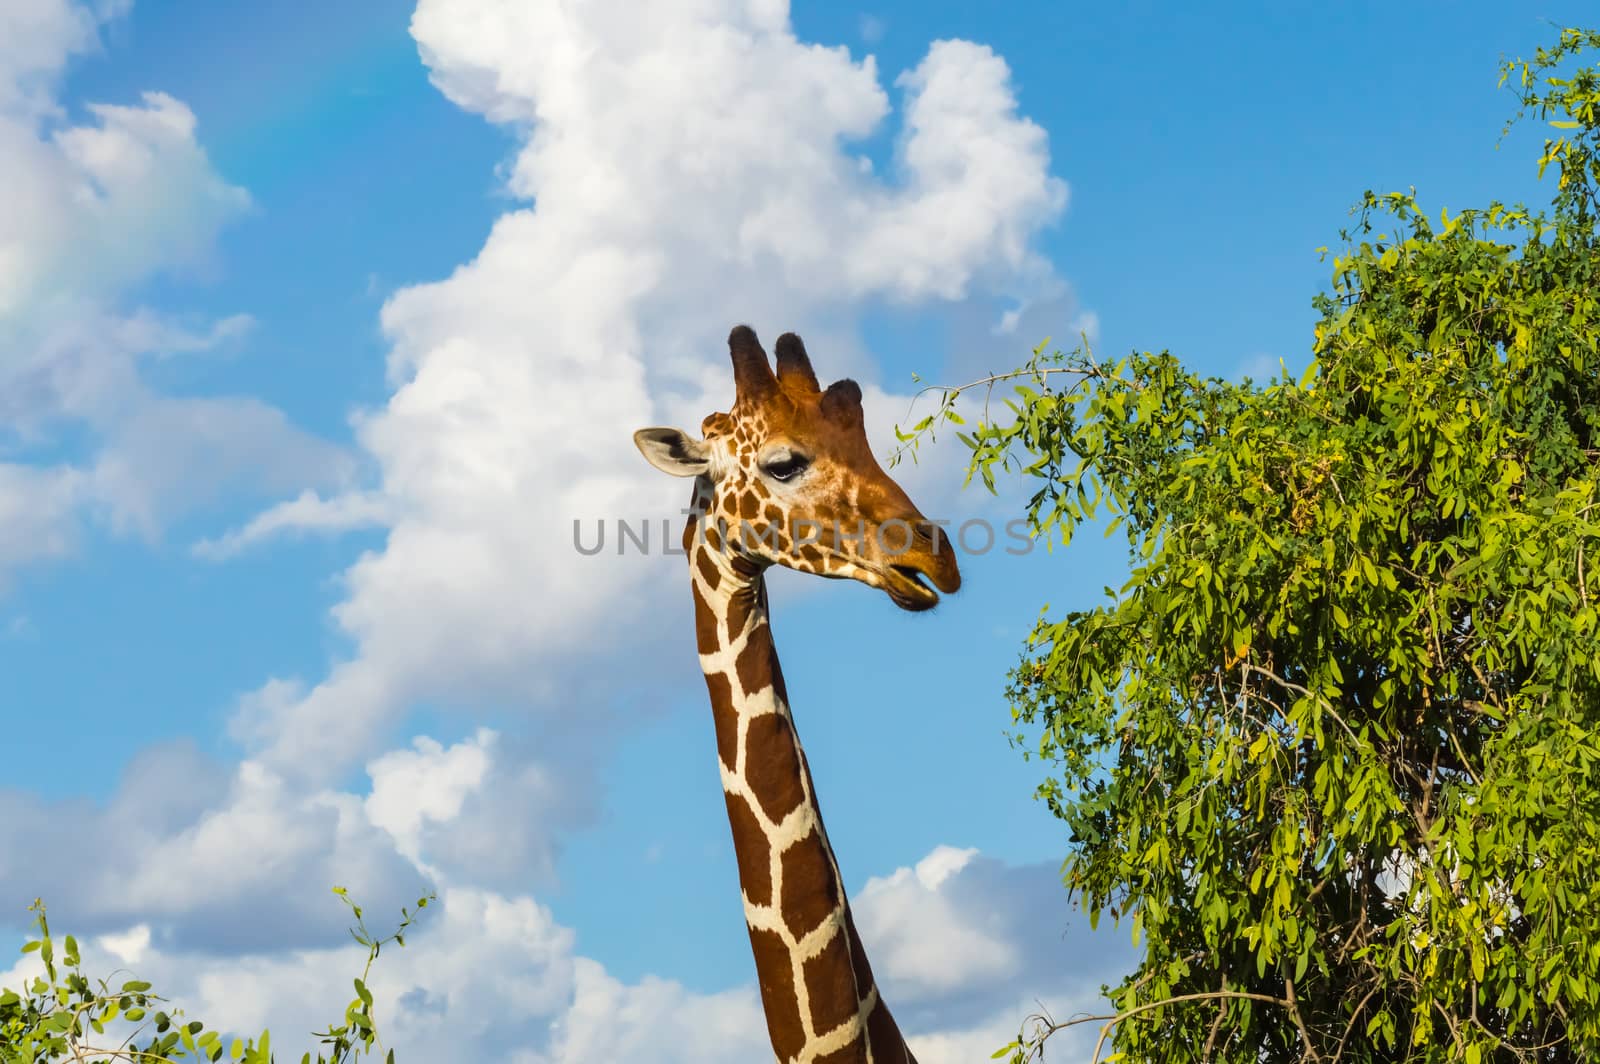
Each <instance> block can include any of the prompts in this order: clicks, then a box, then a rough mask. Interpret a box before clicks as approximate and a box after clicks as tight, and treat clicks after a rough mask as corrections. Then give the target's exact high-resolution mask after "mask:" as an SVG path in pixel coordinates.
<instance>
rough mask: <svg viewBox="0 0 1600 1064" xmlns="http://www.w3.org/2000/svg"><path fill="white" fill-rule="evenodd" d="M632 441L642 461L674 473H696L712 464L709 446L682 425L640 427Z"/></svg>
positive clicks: (663, 470)
mask: <svg viewBox="0 0 1600 1064" xmlns="http://www.w3.org/2000/svg"><path fill="white" fill-rule="evenodd" d="M633 442H634V445H635V446H636V447H638V448H639V453H640V454H642V455H644V458H645V461H647V462H649V463H650V464H651V465H653V466H655V467H656V468H657V469H659V470H661V471H662V472H663V473H671V474H672V475H673V476H675V477H697V476H700V475H701V474H703V473H705V472H706V471H707V470H709V469H710V468H711V461H710V455H711V449H710V448H709V447H707V446H706V441H704V440H697V439H695V438H694V437H692V436H690V435H689V434H688V433H687V432H684V431H683V430H682V429H665V428H654V429H640V430H639V431H638V432H635V433H634V434H633Z"/></svg>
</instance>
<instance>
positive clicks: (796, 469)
mask: <svg viewBox="0 0 1600 1064" xmlns="http://www.w3.org/2000/svg"><path fill="white" fill-rule="evenodd" d="M728 349H729V352H730V353H731V354H732V356H733V378H734V385H735V388H736V397H735V401H734V404H733V408H732V409H731V410H730V411H729V412H728V413H726V414H722V413H717V414H712V415H711V416H709V417H707V418H706V419H705V421H704V422H703V423H702V424H701V426H700V428H701V434H702V436H703V437H704V438H703V439H696V438H694V437H693V436H691V435H689V434H688V433H686V432H684V431H682V430H681V429H671V428H650V429H640V430H639V431H638V432H636V433H634V435H633V439H634V442H635V443H636V444H637V445H638V447H639V450H640V451H642V452H643V453H644V456H645V458H646V459H648V460H649V462H650V464H651V465H653V466H655V467H656V468H657V469H660V470H662V471H664V472H667V473H671V474H672V475H674V476H680V477H697V478H701V479H700V480H699V481H698V483H699V485H700V493H699V496H698V498H697V506H698V507H700V508H703V509H704V511H705V516H706V520H703V521H699V522H693V523H694V524H695V525H696V526H697V527H698V528H699V529H700V530H701V531H702V532H703V534H704V536H705V538H706V542H707V545H708V546H710V547H711V548H712V549H713V550H721V551H724V552H725V553H726V554H727V555H728V556H730V557H731V558H734V559H739V560H742V561H743V562H745V563H747V564H748V563H753V564H755V565H756V566H759V567H765V566H767V565H786V566H788V567H789V568H791V569H797V570H799V571H800V572H805V573H815V574H816V575H818V576H826V577H836V578H840V577H849V578H851V579H855V580H860V581H861V582H862V583H864V584H868V585H870V586H872V587H875V588H878V589H880V590H882V591H884V592H885V593H887V594H888V596H889V597H890V598H891V599H893V600H894V603H895V605H897V606H899V607H900V608H902V609H907V610H925V609H928V608H929V607H930V606H933V605H935V604H936V603H937V602H938V601H939V592H940V591H944V592H951V591H955V590H956V589H957V588H959V587H960V586H961V573H960V570H959V569H958V567H957V565H956V556H955V550H954V549H953V548H952V547H951V544H950V540H949V538H948V537H947V536H946V535H945V534H944V531H943V530H942V529H940V528H939V527H938V526H937V525H935V524H933V523H932V522H930V521H928V520H927V518H925V517H923V516H922V513H921V512H920V511H919V510H918V509H917V508H916V506H914V505H913V504H912V502H911V500H910V499H909V498H907V497H906V493H905V492H904V491H903V490H901V488H900V485H898V484H896V483H895V482H894V481H893V480H891V479H889V475H888V474H887V473H885V472H884V471H883V468H882V467H881V466H879V465H878V461H877V459H876V458H874V457H873V454H872V449H871V447H870V446H869V445H868V443H867V433H866V428H865V425H864V424H863V420H862V412H861V389H860V388H859V387H857V385H856V383H855V381H851V380H841V381H835V382H834V383H833V384H831V385H829V386H828V388H827V389H826V390H824V389H822V388H820V387H818V385H817V376H816V374H815V373H814V372H813V371H812V369H811V360H810V359H809V358H808V357H807V356H806V349H805V346H804V345H803V344H802V343H801V342H800V337H798V336H796V335H794V334H793V333H785V334H784V335H782V336H780V337H778V344H777V355H778V359H777V362H778V371H777V373H776V374H774V373H773V371H772V367H771V365H770V364H769V363H768V361H767V354H766V352H765V351H763V350H762V349H761V344H760V341H758V340H757V339H756V334H755V333H754V332H753V331H751V329H750V328H749V327H748V326H745V325H740V326H738V327H737V328H735V329H734V330H733V332H732V334H731V335H729V337H728ZM929 584H932V587H930V586H929ZM935 588H937V589H938V590H937V591H936V590H935Z"/></svg>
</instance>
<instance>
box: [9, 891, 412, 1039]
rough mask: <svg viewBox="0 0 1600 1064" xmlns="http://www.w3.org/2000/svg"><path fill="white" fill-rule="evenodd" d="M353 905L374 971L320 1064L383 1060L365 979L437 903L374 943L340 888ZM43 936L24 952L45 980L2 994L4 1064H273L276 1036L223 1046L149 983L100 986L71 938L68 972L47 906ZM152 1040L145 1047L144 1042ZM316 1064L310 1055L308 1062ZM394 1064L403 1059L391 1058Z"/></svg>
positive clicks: (66, 947) (326, 1035)
mask: <svg viewBox="0 0 1600 1064" xmlns="http://www.w3.org/2000/svg"><path fill="white" fill-rule="evenodd" d="M333 892H334V893H335V894H337V895H338V896H339V898H340V900H342V901H343V902H344V903H345V905H347V906H349V908H350V911H351V914H352V915H353V916H354V917H355V920H356V925H355V926H354V927H352V928H351V929H350V935H351V937H352V938H354V939H355V940H356V942H357V943H358V944H359V945H361V946H363V947H365V948H366V951H367V962H366V966H365V967H364V968H362V970H361V976H360V978H358V979H356V980H354V983H355V991H356V996H355V998H354V999H353V1000H351V1002H350V1004H349V1005H347V1006H346V1007H345V1010H344V1022H343V1023H341V1024H329V1025H328V1029H327V1030H325V1031H318V1032H316V1033H315V1034H314V1035H313V1037H315V1038H318V1039H319V1040H320V1042H321V1044H322V1046H323V1047H324V1049H323V1050H322V1051H321V1052H319V1053H318V1054H317V1064H352V1062H354V1061H355V1060H357V1059H359V1058H360V1057H362V1056H364V1055H371V1054H373V1053H374V1052H377V1053H383V1052H384V1047H383V1042H382V1040H381V1039H380V1038H379V1037H378V1029H377V1025H376V1021H375V1017H374V1014H373V1013H374V1003H373V998H372V992H371V991H370V990H368V989H367V985H366V979H367V977H368V976H369V975H371V973H372V962H373V961H375V960H377V959H378V954H379V953H381V952H382V951H383V947H384V946H386V945H388V944H389V943H390V942H393V943H396V944H397V945H400V946H404V945H405V944H406V940H405V932H406V929H407V928H408V927H410V926H411V924H412V922H413V921H414V920H415V919H416V917H417V915H418V914H419V913H420V912H421V911H422V910H423V909H424V908H426V907H427V906H428V903H429V902H431V901H432V900H433V898H434V895H432V894H429V895H427V896H426V897H423V898H419V899H417V909H416V911H415V912H413V911H411V910H408V909H401V910H400V926H399V927H398V928H397V929H396V930H395V931H394V933H393V934H391V935H389V936H387V937H385V938H374V937H373V935H372V933H371V932H369V931H368V930H367V925H366V922H365V920H364V918H363V913H362V911H361V906H359V905H357V904H356V903H355V902H353V901H351V900H350V898H349V897H348V896H347V895H346V893H345V890H344V888H343V887H335V888H333ZM30 911H31V912H33V913H34V922H35V925H36V926H37V927H38V929H39V937H38V938H36V939H32V940H31V941H29V942H27V943H26V944H24V945H23V947H22V952H23V953H24V954H30V953H32V954H37V955H38V957H39V965H40V971H39V974H38V975H37V976H35V977H34V979H33V981H32V982H31V983H29V984H27V985H26V986H24V987H23V988H22V989H21V990H20V991H19V990H11V989H0V1064H45V1062H47V1061H68V1060H71V1061H83V1062H93V1064H111V1062H112V1061H126V1062H128V1064H201V1062H203V1061H219V1060H221V1059H222V1058H223V1057H224V1056H226V1057H227V1058H228V1059H229V1060H230V1061H238V1062H241V1064H272V1062H273V1061H274V1060H276V1058H275V1057H274V1056H273V1055H272V1036H271V1034H270V1033H269V1032H267V1031H262V1032H261V1036H260V1037H259V1038H250V1039H242V1038H237V1037H236V1038H233V1039H231V1040H229V1041H226V1042H225V1041H224V1040H223V1037H222V1035H221V1034H219V1033H218V1032H217V1031H208V1030H206V1025H205V1024H204V1023H202V1022H201V1021H199V1020H187V1021H186V1020H185V1019H184V1016H183V1010H182V1009H176V1008H170V1007H168V1002H167V999H166V998H164V997H162V996H161V995H159V994H157V993H155V992H154V990H153V989H152V988H151V985H150V984H149V983H147V982H144V981H143V980H139V979H129V980H126V981H124V982H123V983H122V984H121V986H119V987H115V988H114V987H112V985H111V983H110V981H109V980H107V979H103V978H102V979H94V980H93V981H91V979H90V978H89V976H87V975H85V974H84V972H83V963H82V958H81V956H80V955H79V951H78V943H77V940H76V939H74V938H73V937H72V936H71V935H67V936H66V938H65V939H64V940H63V941H62V943H61V945H62V953H61V957H60V961H59V963H58V962H57V958H56V940H55V939H54V938H53V937H51V934H50V921H49V919H48V918H47V916H46V914H45V907H44V904H43V903H42V902H39V901H35V902H34V903H33V905H32V906H31V908H30ZM141 1038H143V1039H144V1041H143V1042H141V1041H140V1039H141ZM300 1060H301V1064H311V1054H310V1053H306V1054H304V1055H303V1056H302V1057H301V1058H300ZM385 1060H386V1061H387V1064H394V1050H392V1049H391V1050H388V1052H387V1053H386V1054H385Z"/></svg>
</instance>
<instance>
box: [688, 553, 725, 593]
mask: <svg viewBox="0 0 1600 1064" xmlns="http://www.w3.org/2000/svg"><path fill="white" fill-rule="evenodd" d="M694 564H695V568H697V569H699V570H700V579H702V580H704V581H705V582H706V587H707V588H708V589H709V590H712V591H715V590H716V589H717V585H718V584H720V583H722V574H721V573H719V572H717V563H716V562H713V561H712V560H711V555H710V554H709V553H707V552H706V551H698V552H696V556H695V560H694Z"/></svg>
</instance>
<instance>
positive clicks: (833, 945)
mask: <svg viewBox="0 0 1600 1064" xmlns="http://www.w3.org/2000/svg"><path fill="white" fill-rule="evenodd" d="M803 967H804V972H805V980H806V997H807V998H808V1000H809V1001H810V1003H811V1029H812V1030H813V1031H815V1032H816V1033H818V1034H822V1033H824V1032H825V1031H831V1030H833V1029H834V1028H835V1027H837V1026H839V1025H840V1024H841V1023H845V1022H846V1021H848V1020H851V1019H854V1018H855V1014H856V1005H857V1002H856V981H855V979H854V978H853V977H852V976H851V975H850V957H849V950H848V947H847V946H846V945H845V939H844V936H843V935H834V936H833V937H832V938H831V939H829V940H828V944H827V945H826V946H823V947H822V952H821V953H818V954H817V955H816V956H815V957H812V958H811V959H810V960H808V961H806V963H805V965H804V966H803Z"/></svg>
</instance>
